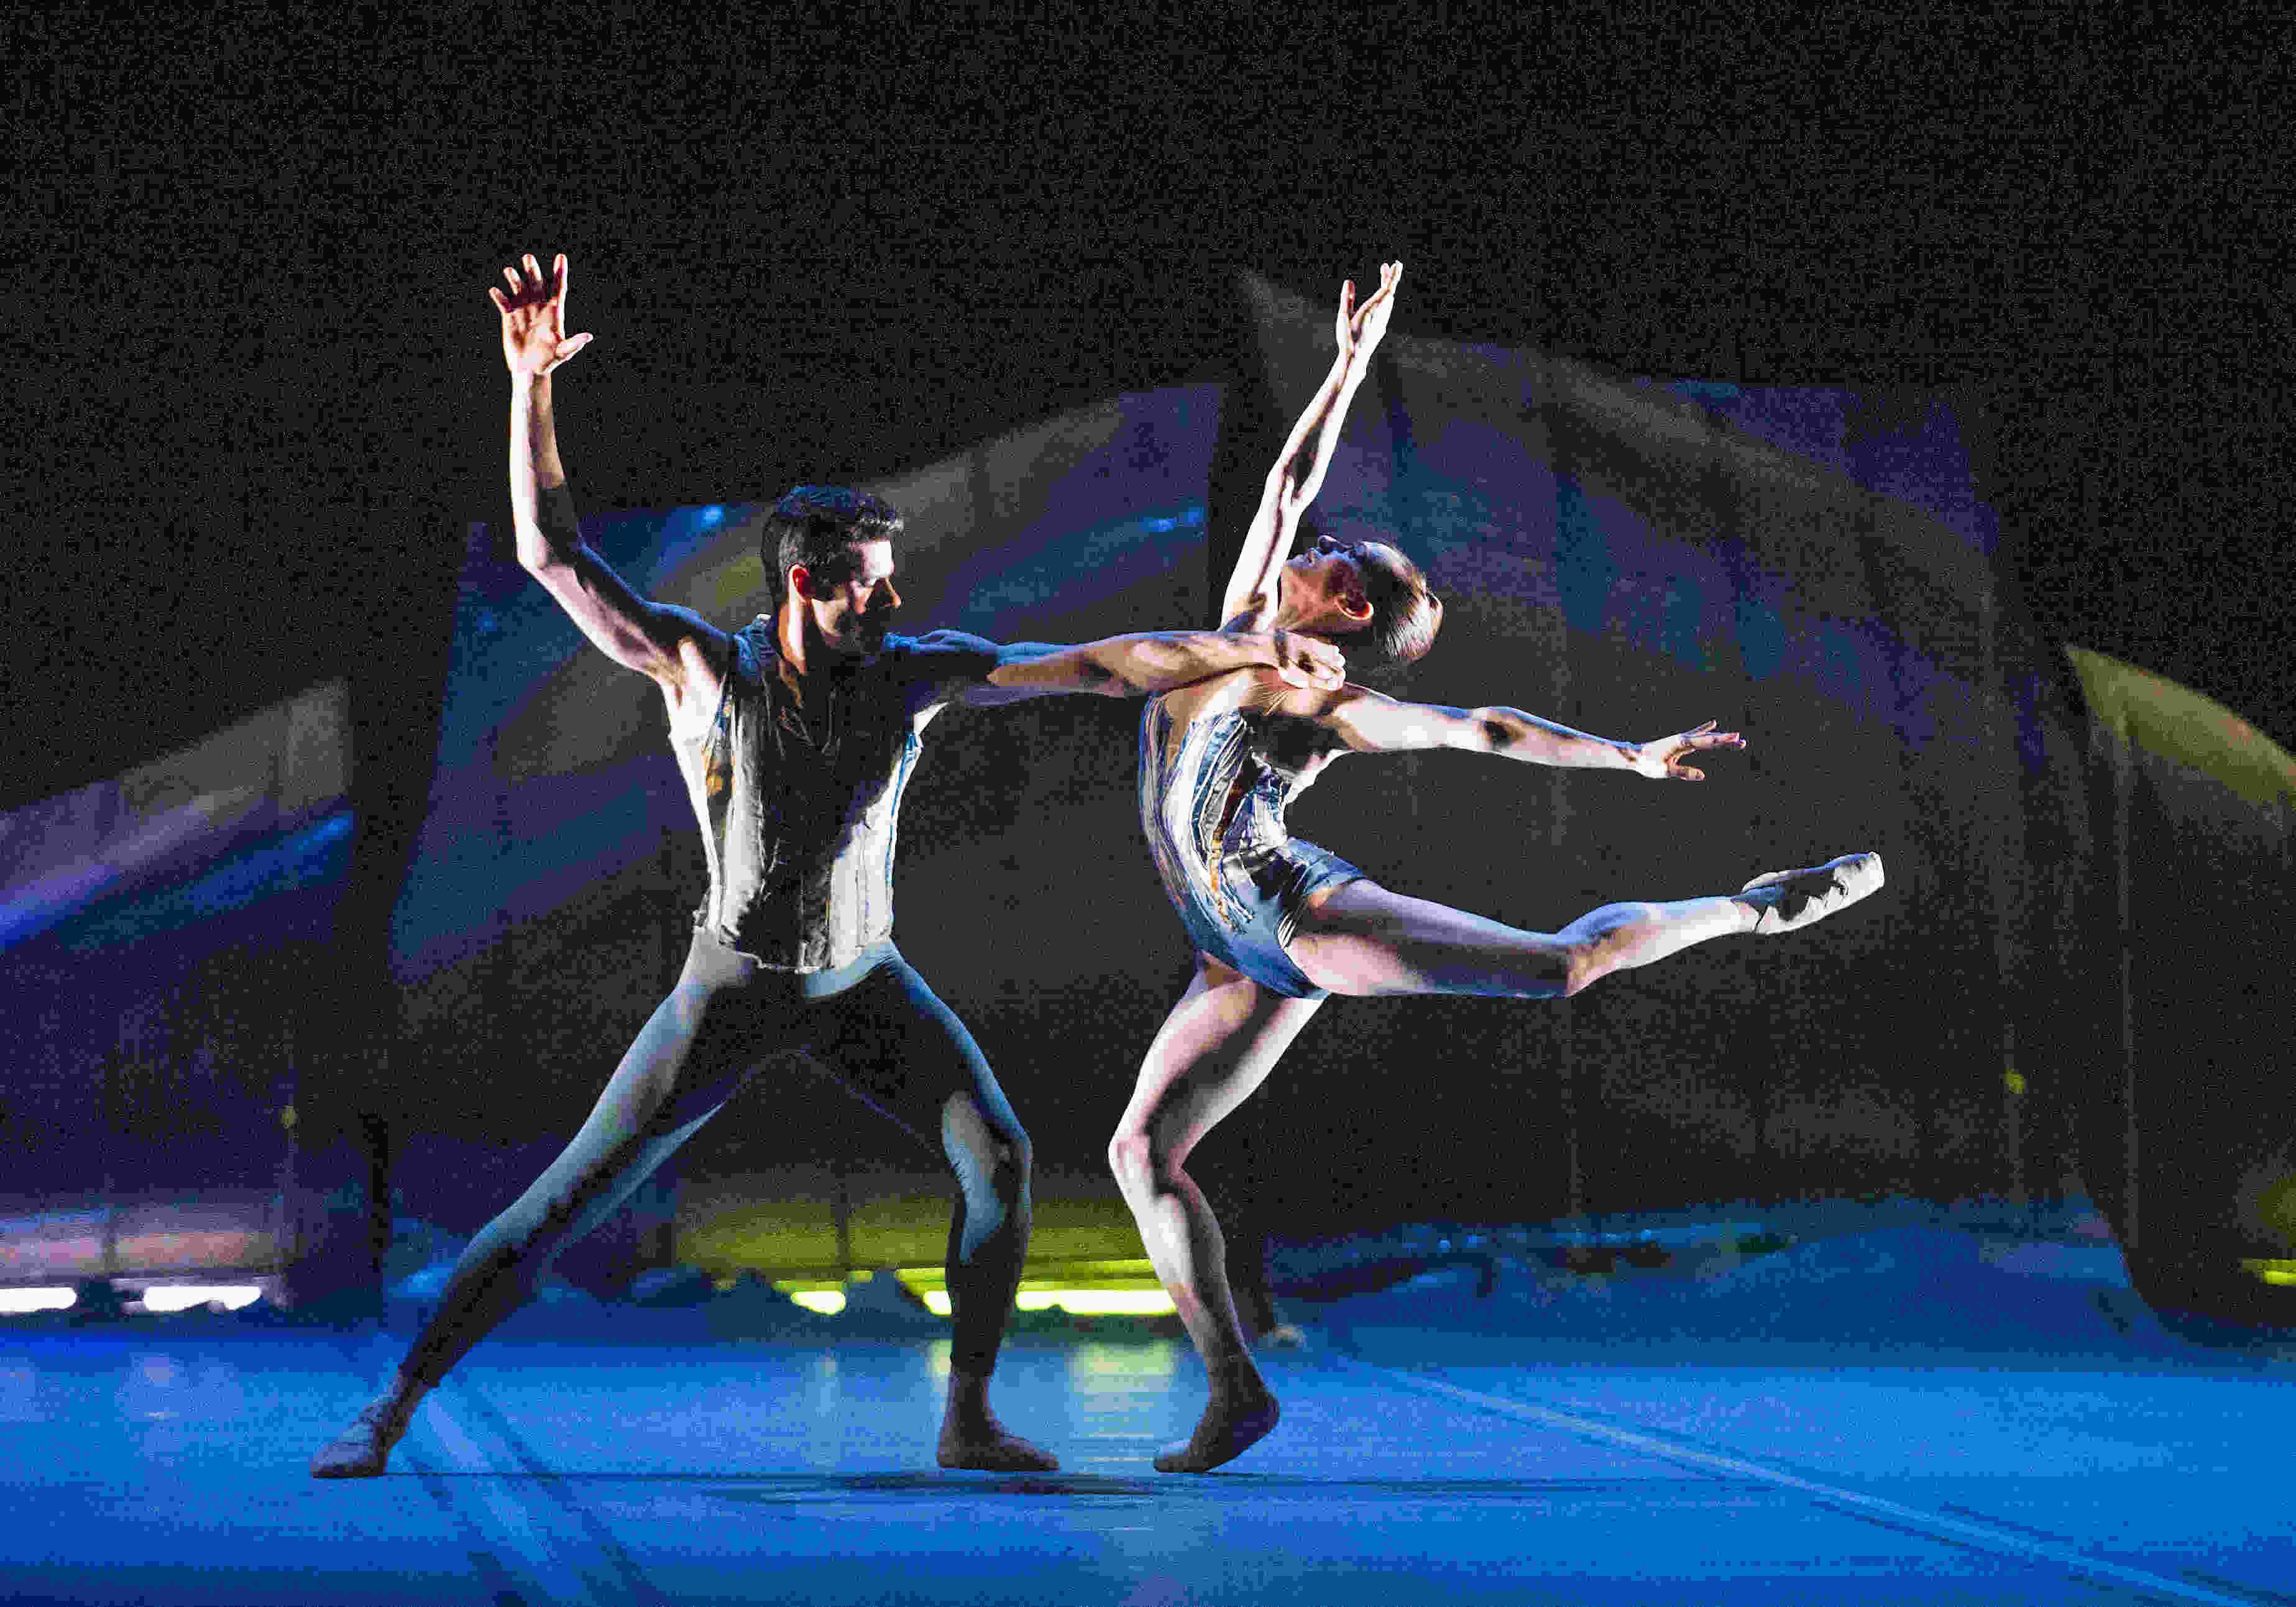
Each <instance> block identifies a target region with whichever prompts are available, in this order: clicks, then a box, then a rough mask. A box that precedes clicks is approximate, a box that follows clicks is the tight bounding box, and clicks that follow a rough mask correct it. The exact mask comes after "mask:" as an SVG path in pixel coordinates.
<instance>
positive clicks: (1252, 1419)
mask: <svg viewBox="0 0 2296 1607" xmlns="http://www.w3.org/2000/svg"><path fill="white" fill-rule="evenodd" d="M1322 1003H1323V1001H1322V1000H1321V999H1293V998H1286V997H1284V996H1282V995H1281V994H1276V993H1273V992H1270V991H1268V990H1267V989H1266V988H1262V987H1260V986H1259V983H1257V982H1254V981H1253V980H1251V979H1250V978H1249V977H1246V976H1244V975H1242V973H1241V972H1236V971H1234V970H1232V969H1230V968H1229V967H1228V966H1226V965H1223V964H1222V963H1219V962H1218V961H1217V960H1214V959H1211V958H1210V957H1209V956H1206V955H1198V956H1197V957H1196V974H1195V976H1194V978H1193V980H1190V982H1189V983H1188V990H1187V992H1186V993H1185V994H1183V995H1182V996H1180V1002H1179V1003H1178V1004H1176V1005H1174V1006H1173V1007H1172V1013H1171V1014H1170V1015H1169V1016H1167V1017H1166V1018H1165V1021H1164V1025H1163V1028H1162V1029H1160V1031H1159V1032H1158V1033H1157V1034H1156V1041H1155V1042H1154V1043H1153V1044H1152V1045H1149V1048H1148V1055H1147V1058H1146V1060H1145V1061H1144V1062H1142V1063H1141V1067H1140V1080H1139V1083H1138V1084H1137V1086H1135V1087H1134V1089H1133V1091H1132V1103H1130V1104H1129V1105H1128V1106H1127V1107H1126V1108H1125V1111H1124V1119H1123V1120H1122V1121H1121V1122H1120V1123H1119V1124H1118V1126H1117V1129H1116V1136H1115V1137H1114V1138H1113V1139H1111V1141H1110V1142H1109V1146H1108V1160H1109V1165H1110V1167H1111V1168H1112V1169H1113V1170H1114V1171H1115V1173H1116V1182H1117V1186H1118V1187H1119V1188H1120V1189H1121V1190H1122V1191H1123V1193H1124V1200H1125V1203H1126V1204H1128V1205H1129V1206H1130V1207H1131V1208H1132V1215H1133V1217H1134V1218H1135V1219H1136V1221H1137V1222H1138V1223H1139V1225H1140V1237H1141V1241H1142V1242H1144V1244H1145V1245H1146V1246H1147V1249H1148V1258H1149V1259H1150V1260H1152V1261H1153V1262H1154V1263H1155V1266H1156V1275H1157V1276H1158V1277H1159V1278H1160V1279H1161V1280H1162V1281H1163V1284H1164V1288H1165V1290H1166V1291H1168V1292H1169V1294H1170V1295H1171V1297H1172V1303H1173V1304H1174V1305H1175V1306H1177V1308H1179V1313H1180V1321H1181V1323H1182V1324H1184V1325H1185V1327H1186V1328H1187V1331H1188V1337H1189V1338H1190V1339H1192V1340H1193V1341H1195V1346H1196V1350H1197V1353H1198V1354H1199V1355H1201V1357H1203V1359H1204V1371H1205V1373H1207V1374H1208V1375H1209V1377H1210V1384H1211V1399H1210V1402H1209V1404H1207V1405H1206V1406H1205V1407H1204V1414H1203V1417H1202V1420H1201V1422H1199V1423H1197V1424H1196V1429H1195V1432H1194V1433H1193V1434H1192V1435H1190V1436H1189V1437H1188V1439H1185V1440H1184V1441H1182V1442H1180V1443H1179V1444H1177V1445H1173V1446H1168V1447H1165V1449H1164V1450H1163V1451H1162V1452H1161V1453H1160V1454H1159V1455H1158V1456H1157V1458H1156V1466H1157V1468H1158V1469H1159V1470H1160V1471H1161V1472H1167V1473H1177V1472H1192V1473H1201V1472H1205V1471H1206V1470H1208V1469H1210V1468H1215V1467H1218V1466H1219V1465H1220V1464H1222V1463H1224V1462H1228V1461H1232V1460H1233V1459H1234V1458H1235V1457H1236V1456H1238V1455H1241V1454H1242V1452H1243V1450H1244V1448H1245V1447H1248V1446H1250V1445H1251V1444H1252V1443H1253V1442H1254V1441H1255V1440H1258V1439H1260V1438H1262V1437H1263V1436H1265V1435H1266V1434H1267V1431H1269V1430H1271V1429H1273V1428H1274V1427H1275V1422H1276V1418H1277V1416H1278V1415H1279V1413H1278V1411H1277V1407H1276V1404H1275V1395H1274V1394H1273V1393H1272V1392H1271V1391H1270V1390H1268V1388H1267V1381H1266V1380H1265V1379H1263V1378H1261V1377H1260V1375H1259V1368H1258V1367H1256V1366H1254V1365H1252V1360H1251V1347H1250V1346H1249V1345H1248V1344H1247V1343H1246V1342H1245V1340H1244V1337H1243V1330H1242V1325H1241V1324H1239V1323H1238V1322H1237V1321H1236V1315H1235V1301H1234V1297H1233V1296H1232V1295H1231V1294H1230V1293H1229V1291H1228V1284H1227V1252H1226V1245H1225V1243H1224V1242H1222V1240H1221V1237H1220V1230H1219V1223H1218V1220H1217V1219H1216V1218H1214V1217H1213V1215H1212V1210H1211V1207H1210V1205H1209V1204H1207V1203H1206V1202H1205V1200H1204V1195H1203V1191H1202V1190H1201V1189H1199V1188H1198V1187H1197V1186H1196V1183H1195V1179H1194V1178H1193V1177H1189V1176H1188V1174H1187V1172H1186V1171H1185V1169H1184V1168H1183V1163H1184V1162H1185V1160H1187V1158H1188V1152H1189V1151H1191V1150H1193V1149H1194V1148H1195V1146H1196V1142H1197V1140H1199V1139H1201V1137H1202V1136H1204V1135H1205V1134H1206V1133H1208V1132H1210V1130H1211V1129H1212V1127H1213V1126H1214V1125H1215V1124H1216V1123H1218V1121H1219V1120H1220V1119H1221V1118H1222V1117H1224V1116H1226V1114H1227V1113H1228V1112H1229V1111H1233V1110H1234V1109H1235V1108H1236V1106H1237V1105H1239V1104H1241V1103H1243V1101H1244V1099H1245V1097H1246V1096H1247V1095H1250V1094H1251V1091H1252V1090H1253V1089H1255V1088H1257V1087H1258V1086H1259V1085H1260V1084H1261V1083H1262V1082H1264V1081H1266V1080H1267V1074H1268V1072H1269V1071H1270V1070H1274V1068H1275V1062H1276V1060H1277V1059H1278V1058H1279V1057H1280V1056H1281V1055H1282V1054H1283V1051H1284V1050H1285V1049H1286V1048H1287V1047H1289V1046H1290V1045H1291V1043H1292V1039H1293V1038H1295V1037H1298V1036H1299V1034H1300V1029H1301V1028H1302V1027H1304V1026H1306V1025H1307V1024H1308V1018H1309V1017H1310V1016H1312V1015H1314V1014H1315V1013H1316V1006H1317V1005H1319V1004H1322Z"/></svg>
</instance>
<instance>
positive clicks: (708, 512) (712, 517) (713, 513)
mask: <svg viewBox="0 0 2296 1607" xmlns="http://www.w3.org/2000/svg"><path fill="white" fill-rule="evenodd" d="M725 517H726V510H725V509H723V508H721V507H718V506H717V504H714V503H713V504H710V505H709V507H706V508H704V509H702V510H701V522H702V523H703V524H706V525H714V524H717V523H718V522H719V521H722V520H723V519H724V518H725Z"/></svg>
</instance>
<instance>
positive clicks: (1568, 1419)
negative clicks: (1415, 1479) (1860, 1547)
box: [1336, 1356, 2260, 1607]
mask: <svg viewBox="0 0 2296 1607" xmlns="http://www.w3.org/2000/svg"><path fill="white" fill-rule="evenodd" d="M1336 1359H1338V1360H1339V1361H1341V1363H1343V1364H1344V1365H1348V1366H1350V1367H1359V1368H1361V1369H1363V1370H1364V1371H1365V1372H1366V1373H1376V1374H1378V1375H1379V1376H1380V1377H1382V1378H1384V1379H1386V1380H1387V1381H1388V1382H1390V1383H1397V1384H1401V1385H1403V1386H1404V1387H1405V1388H1406V1389H1411V1390H1423V1391H1424V1392H1426V1393H1428V1394H1431V1395H1442V1396H1447V1397H1448V1398H1451V1399H1453V1400H1458V1401H1464V1402H1466V1403H1467V1404H1469V1405H1471V1406H1480V1407H1482V1408H1483V1409H1484V1410H1485V1411H1488V1412H1497V1413H1499V1414H1502V1415H1504V1416H1507V1417H1518V1418H1521V1419H1523V1420H1525V1421H1526V1422H1529V1423H1541V1424H1544V1425H1545V1426H1546V1427H1548V1428H1554V1429H1564V1430H1568V1431H1570V1432H1571V1433H1573V1434H1584V1435H1587V1436H1589V1437H1591V1438H1594V1439H1605V1440H1608V1441H1610V1442H1611V1444H1612V1445H1616V1446H1620V1447H1625V1448H1627V1449H1628V1450H1635V1451H1641V1452H1644V1453H1645V1454H1647V1455H1652V1456H1659V1457H1663V1458H1664V1459H1666V1460H1667V1461H1669V1462H1675V1463H1680V1464H1684V1465H1685V1466H1688V1467H1694V1468H1699V1469H1702V1470H1703V1471H1705V1472H1715V1473H1727V1474H1732V1475H1734V1476H1736V1477H1739V1478H1743V1479H1759V1480H1763V1481H1764V1482H1766V1483H1769V1484H1774V1485H1777V1486H1779V1487H1781V1488H1785V1489H1791V1490H1798V1491H1800V1493H1802V1494H1803V1495H1807V1496H1817V1497H1819V1498H1820V1499H1822V1500H1825V1501H1827V1502H1829V1503H1832V1504H1833V1505H1836V1506H1843V1507H1848V1508H1850V1509H1851V1510H1852V1511H1854V1512H1862V1513H1871V1514H1872V1515H1874V1517H1877V1518H1887V1519H1890V1521H1893V1522H1897V1523H1901V1524H1904V1525H1906V1526H1907V1527H1909V1528H1913V1529H1923V1530H1926V1531H1928V1532H1929V1533H1931V1534H1932V1535H1935V1536H1937V1537H1939V1538H1940V1539H1949V1540H1956V1541H1959V1542H1961V1543H1962V1544H1963V1545H1966V1546H1980V1547H1982V1548H1983V1549H1985V1550H1987V1551H1992V1552H1997V1553H2000V1554H2005V1555H2008V1556H2014V1557H2021V1558H2024V1559H2026V1560H2028V1561H2031V1562H2049V1563H2053V1564H2054V1565H2055V1566H2057V1567H2059V1568H2062V1569H2066V1570H2070V1571H2071V1572H2073V1573H2077V1574H2082V1575H2086V1576H2088V1577H2090V1578H2101V1579H2111V1580H2112V1581H2114V1582H2115V1583H2118V1584H2122V1585H2128V1586H2133V1587H2136V1588H2137V1589H2139V1590H2149V1591H2152V1592H2153V1593H2155V1594H2156V1595H2164V1596H2169V1597H2171V1598H2173V1599H2174V1600H2176V1601H2179V1602H2192V1603H2201V1604H2202V1607H2259V1602H2260V1598H2259V1597H2256V1596H2246V1595H2226V1594H2225V1593H2224V1592H2222V1591H2218V1590H2210V1589H2209V1588H2208V1587H2205V1586H2201V1585H2194V1584H2193V1583H2191V1582H2189V1581H2187V1580H2185V1579H2177V1578H2169V1576H2168V1575H2166V1574H2158V1573H2152V1572H2149V1571H2147V1570H2144V1569H2142V1568H2131V1567H2129V1566H2128V1565H2127V1564H2126V1563H2121V1562H2107V1561H2105V1560H2104V1559H2103V1558H2102V1557H2092V1556H2089V1555H2087V1554H2084V1553H2082V1552H2078V1551H2075V1550H2074V1549H2072V1547H2071V1546H2057V1545H2053V1544H2052V1543H2050V1542H2049V1541H2046V1540H2038V1539H2034V1538H2031V1537H2028V1536H2025V1535H2021V1534H2015V1533H2013V1532H2011V1531H2010V1530H2008V1529H1996V1528H1994V1527H1993V1526H1992V1525H1990V1524H1986V1523H1972V1522H1971V1521H1968V1520H1967V1519H1965V1518H1949V1517H1947V1516H1945V1515H1944V1514H1943V1513H1931V1512H1923V1511H1922V1510H1921V1509H1920V1508H1919V1507H1912V1506H1907V1505H1903V1504H1901V1503H1899V1502H1896V1501H1887V1500H1884V1499H1882V1497H1881V1496H1868V1495H1864V1494H1861V1493H1860V1492H1858V1491H1857V1490H1850V1489H1843V1488H1840V1487H1839V1486H1836V1485H1831V1484H1822V1483H1820V1482H1819V1481H1818V1480H1815V1479H1805V1478H1803V1477H1801V1476H1800V1474H1797V1473H1787V1472H1780V1471H1779V1470H1777V1469H1776V1468H1769V1467H1764V1466H1762V1465H1761V1464H1759V1463H1754V1462H1744V1461H1741V1460H1740V1459H1739V1458H1737V1457H1735V1456H1731V1455H1725V1454H1724V1453H1722V1452H1719V1451H1707V1450H1701V1449H1698V1448H1696V1447H1692V1446H1685V1445H1677V1444H1676V1443H1674V1442H1673V1441H1671V1440H1666V1439H1655V1438H1653V1437H1652V1436H1651V1435H1648V1434H1638V1433H1636V1432H1635V1431H1634V1430H1632V1429H1621V1428H1615V1427H1613V1426H1612V1425H1611V1424H1609V1423H1598V1422H1596V1421H1595V1420H1594V1419H1593V1418H1588V1417H1579V1416H1574V1415H1573V1414H1570V1413H1569V1412H1561V1411H1557V1410H1555V1409H1554V1407H1552V1406H1531V1405H1529V1404H1528V1403H1526V1402H1523V1401H1519V1400H1509V1399H1507V1398H1505V1397H1504V1396H1498V1395H1485V1394H1484V1393H1482V1392H1481V1391H1480V1390H1467V1389H1463V1388H1461V1387H1460V1386H1459V1385H1457V1384H1454V1383H1446V1382H1443V1381H1442V1380H1440V1379H1433V1378H1423V1377H1422V1376H1420V1375H1419V1374H1417V1373H1403V1372H1398V1371H1397V1370H1395V1369H1393V1368H1390V1367H1380V1366H1374V1365H1372V1364H1371V1363H1369V1362H1361V1361H1357V1360H1356V1359H1355V1358H1354V1357H1348V1356H1340V1357H1336Z"/></svg>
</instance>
